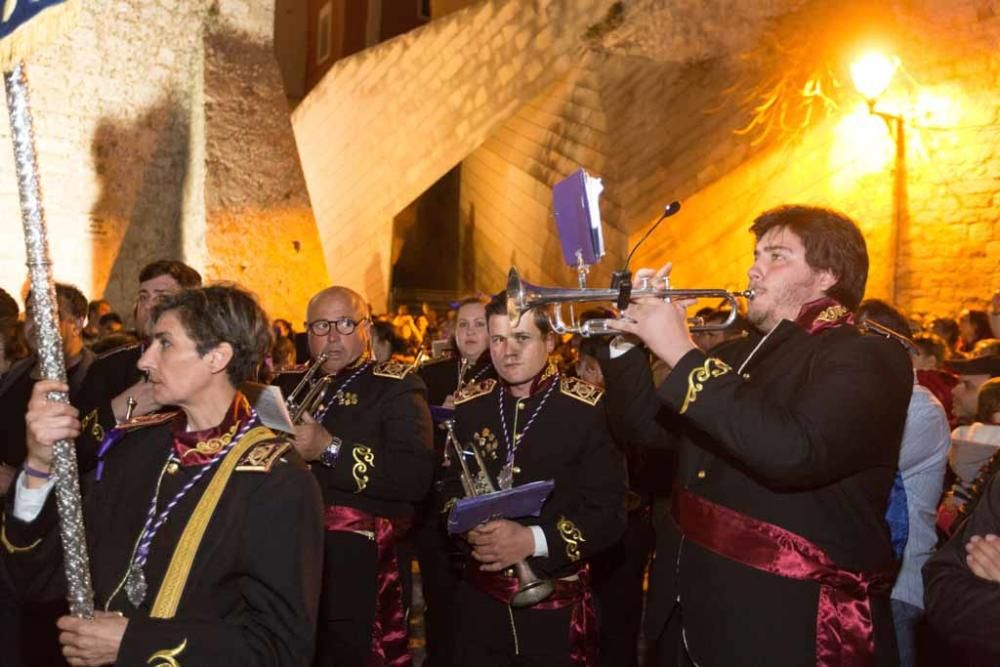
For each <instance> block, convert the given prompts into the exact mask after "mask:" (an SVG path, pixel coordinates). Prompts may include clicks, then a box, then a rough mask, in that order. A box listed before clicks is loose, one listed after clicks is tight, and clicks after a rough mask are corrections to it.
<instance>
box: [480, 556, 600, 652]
mask: <svg viewBox="0 0 1000 667" xmlns="http://www.w3.org/2000/svg"><path fill="white" fill-rule="evenodd" d="M479 567H480V564H479V563H478V562H476V561H471V560H470V561H469V562H468V563H467V565H466V567H465V579H466V581H468V582H469V583H470V584H472V585H473V586H475V587H476V588H478V589H479V590H480V591H482V592H483V593H486V594H487V595H489V596H490V597H491V598H493V599H494V600H497V601H498V602H501V603H503V604H505V605H509V604H510V601H511V599H512V598H513V597H514V593H516V592H517V589H518V586H519V584H518V581H517V577H508V576H506V575H504V574H502V573H500V572H483V571H482V570H480V569H479ZM575 574H576V576H577V578H576V579H556V580H555V582H553V583H554V584H555V591H553V593H552V595H550V596H549V597H547V598H546V599H544V600H542V601H541V602H539V603H538V604H536V605H532V606H531V607H529V609H539V610H549V609H564V608H565V607H569V606H570V605H572V606H573V610H572V612H571V613H570V619H569V647H570V654H569V657H570V660H571V661H572V662H573V664H574V665H580V666H581V667H597V665H598V664H599V661H598V647H599V641H600V633H599V632H598V628H597V610H596V608H595V607H594V598H593V595H592V593H591V589H590V569H589V568H588V567H587V566H586V565H584V566H582V567H580V568H579V569H578V570H577V571H576V572H575Z"/></svg>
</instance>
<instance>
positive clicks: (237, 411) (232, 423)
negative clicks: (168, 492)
mask: <svg viewBox="0 0 1000 667" xmlns="http://www.w3.org/2000/svg"><path fill="white" fill-rule="evenodd" d="M249 417H250V402H249V401H248V400H247V398H246V396H244V395H243V394H242V393H240V392H239V391H237V392H236V396H234V397H233V402H232V404H231V405H230V406H229V410H228V411H227V412H226V417H225V418H224V419H223V420H222V423H221V424H219V425H218V426H214V427H212V428H209V429H205V430H203V431H187V430H185V429H186V428H187V415H185V414H183V413H181V415H180V417H179V418H178V419H175V420H174V422H173V424H171V431H172V435H173V450H174V455H175V456H176V457H177V458H178V459H179V460H180V462H181V465H183V466H200V465H204V464H206V463H208V462H209V461H211V460H212V459H213V458H214V457H215V455H216V454H218V453H219V451H221V450H222V449H223V448H224V447H225V446H226V445H228V444H229V443H230V442H232V439H233V436H235V435H236V432H237V431H238V430H239V428H240V426H242V425H243V424H244V423H246V420H247V419H248V418H249Z"/></svg>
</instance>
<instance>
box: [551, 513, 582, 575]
mask: <svg viewBox="0 0 1000 667" xmlns="http://www.w3.org/2000/svg"><path fill="white" fill-rule="evenodd" d="M556 530H558V531H559V537H561V538H563V542H565V543H566V557H567V558H569V559H570V561H572V562H574V563H575V562H576V561H578V560H580V542H586V541H587V540H585V539H584V538H583V531H581V530H580V529H579V528H577V527H576V524H575V523H573V522H572V521H570V520H569V519H567V518H566V517H564V516H561V517H559V522H558V523H556Z"/></svg>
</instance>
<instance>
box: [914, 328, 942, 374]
mask: <svg viewBox="0 0 1000 667" xmlns="http://www.w3.org/2000/svg"><path fill="white" fill-rule="evenodd" d="M912 340H913V344H914V345H916V346H917V349H918V350H920V354H923V355H924V356H931V357H934V358H935V359H937V361H938V365H939V366H940V365H941V364H943V363H944V360H945V359H947V358H948V346H947V345H946V344H945V342H944V340H942V339H941V336H938V335H937V334H934V333H930V332H929V331H921V332H919V333H916V334H914V335H913V339H912Z"/></svg>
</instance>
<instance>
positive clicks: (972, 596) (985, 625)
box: [924, 477, 1000, 667]
mask: <svg viewBox="0 0 1000 667" xmlns="http://www.w3.org/2000/svg"><path fill="white" fill-rule="evenodd" d="M997 479H998V478H996V477H994V478H993V481H992V482H990V484H989V486H988V487H987V488H986V490H985V491H984V492H983V497H982V499H981V500H980V502H979V504H978V505H976V509H975V510H974V511H973V512H972V514H970V515H969V518H968V519H967V520H966V521H965V523H963V524H962V526H961V527H960V528H959V530H958V531H957V532H956V533H955V535H954V536H953V537H952V538H951V539H950V540H949V541H948V543H947V544H945V545H944V546H942V547H941V548H940V549H939V550H938V552H937V553H936V554H934V555H933V556H931V559H930V560H928V561H927V563H926V564H925V565H924V606H925V609H926V611H927V617H928V619H929V620H930V623H931V626H932V627H933V628H934V630H935V631H936V632H937V634H938V636H940V637H941V638H942V639H943V640H944V641H945V642H947V644H948V648H949V660H951V663H950V664H953V665H977V666H979V665H982V666H983V667H986V666H987V665H998V664H1000V633H998V632H997V628H1000V584H997V583H996V582H993V581H987V580H986V579H981V578H980V577H978V576H976V575H975V574H973V573H972V570H970V569H969V566H968V565H967V564H966V562H965V557H966V551H965V545H966V544H968V542H969V539H970V538H971V537H972V536H973V535H979V536H980V537H982V536H986V535H991V534H992V535H1000V483H998V481H997Z"/></svg>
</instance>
